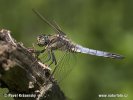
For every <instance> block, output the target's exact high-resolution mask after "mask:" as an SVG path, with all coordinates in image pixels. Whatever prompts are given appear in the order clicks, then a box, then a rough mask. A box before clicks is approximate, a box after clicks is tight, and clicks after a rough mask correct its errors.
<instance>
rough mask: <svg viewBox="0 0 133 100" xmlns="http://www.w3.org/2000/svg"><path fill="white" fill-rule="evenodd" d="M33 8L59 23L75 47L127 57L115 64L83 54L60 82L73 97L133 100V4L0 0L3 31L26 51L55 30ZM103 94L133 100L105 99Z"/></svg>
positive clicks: (131, 0)
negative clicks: (37, 40)
mask: <svg viewBox="0 0 133 100" xmlns="http://www.w3.org/2000/svg"><path fill="white" fill-rule="evenodd" d="M32 8H36V9H37V10H38V11H39V12H40V13H42V14H43V15H45V16H46V17H47V18H49V19H54V20H56V22H57V23H58V24H59V25H60V26H61V28H62V30H63V31H64V32H65V33H67V35H68V37H70V38H71V39H72V40H73V41H75V42H76V43H79V44H81V45H83V46H86V47H89V48H94V49H98V50H104V51H110V52H115V53H119V54H122V55H124V56H125V57H126V58H125V59H124V60H112V59H107V58H102V57H95V56H90V55H85V54H78V55H77V61H76V63H77V64H76V66H75V67H74V69H73V70H72V72H71V73H70V74H69V75H68V76H67V78H65V80H63V81H62V83H61V88H62V90H63V91H64V93H65V95H66V96H67V97H68V98H70V99H72V100H133V45H132V43H133V0H64V1H63V0H0V29H1V28H5V29H9V30H11V31H12V35H13V36H14V37H15V38H16V39H17V41H21V42H23V43H24V45H25V46H26V47H32V43H33V42H34V43H35V42H36V36H37V35H38V34H41V33H47V34H49V33H52V32H53V31H52V30H51V28H50V27H49V26H48V25H47V24H45V23H43V22H42V21H41V20H40V18H39V17H37V16H36V15H35V14H34V13H33V12H32ZM57 59H58V58H57ZM73 66H74V65H73ZM73 66H71V67H73ZM0 92H1V93H3V89H0ZM1 93H0V94H1ZM99 94H128V97H118V98H109V97H108V98H100V97H99V96H98V95H99ZM6 99H8V100H10V99H11V98H4V97H2V95H0V100H6Z"/></svg>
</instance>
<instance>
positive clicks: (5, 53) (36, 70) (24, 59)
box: [0, 29, 66, 100]
mask: <svg viewBox="0 0 133 100" xmlns="http://www.w3.org/2000/svg"><path fill="white" fill-rule="evenodd" d="M50 75H51V69H50V68H49V67H47V66H46V65H44V64H43V63H41V61H38V60H37V59H36V58H35V57H34V56H33V54H32V53H31V52H29V49H27V48H26V47H24V45H23V44H22V43H18V42H16V40H15V39H13V38H12V36H11V34H10V31H9V30H5V29H2V30H0V84H1V85H0V87H1V88H8V89H9V93H8V94H5V96H10V95H12V96H15V97H14V99H15V100H65V99H66V97H65V96H64V93H63V92H62V91H61V90H60V87H59V86H58V84H57V82H56V81H55V80H54V78H50ZM34 96H35V97H34Z"/></svg>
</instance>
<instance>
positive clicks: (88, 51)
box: [75, 45, 124, 59]
mask: <svg viewBox="0 0 133 100" xmlns="http://www.w3.org/2000/svg"><path fill="white" fill-rule="evenodd" d="M75 50H76V52H80V53H85V54H90V55H95V56H103V57H108V58H114V59H123V58H124V57H123V56H122V55H119V54H116V53H110V52H105V51H99V50H94V49H89V48H85V47H83V46H81V45H76V49H75Z"/></svg>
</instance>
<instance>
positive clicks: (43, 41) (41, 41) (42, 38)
mask: <svg viewBox="0 0 133 100" xmlns="http://www.w3.org/2000/svg"><path fill="white" fill-rule="evenodd" d="M49 41H50V40H49V36H48V35H44V34H42V35H39V36H37V45H39V46H41V47H42V46H46V45H47V44H48V43H49Z"/></svg>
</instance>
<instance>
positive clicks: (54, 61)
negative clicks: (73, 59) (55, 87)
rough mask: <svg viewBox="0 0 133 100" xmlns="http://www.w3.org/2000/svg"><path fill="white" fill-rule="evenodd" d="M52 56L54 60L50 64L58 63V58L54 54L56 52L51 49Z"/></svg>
mask: <svg viewBox="0 0 133 100" xmlns="http://www.w3.org/2000/svg"><path fill="white" fill-rule="evenodd" d="M51 57H52V61H51V63H50V64H49V66H50V65H51V64H53V63H55V65H56V64H57V61H56V58H55V55H54V52H53V51H52V50H51Z"/></svg>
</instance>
